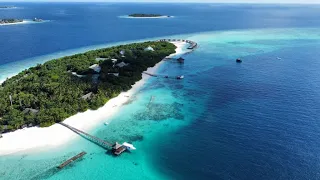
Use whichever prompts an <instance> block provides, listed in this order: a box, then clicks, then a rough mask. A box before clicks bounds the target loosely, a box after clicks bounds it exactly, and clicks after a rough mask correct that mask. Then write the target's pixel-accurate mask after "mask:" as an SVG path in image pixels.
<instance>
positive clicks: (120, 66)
mask: <svg viewBox="0 0 320 180" xmlns="http://www.w3.org/2000/svg"><path fill="white" fill-rule="evenodd" d="M128 65H129V63H128V64H127V63H125V62H123V61H122V62H121V63H118V64H116V66H117V67H119V68H122V67H125V66H128Z"/></svg>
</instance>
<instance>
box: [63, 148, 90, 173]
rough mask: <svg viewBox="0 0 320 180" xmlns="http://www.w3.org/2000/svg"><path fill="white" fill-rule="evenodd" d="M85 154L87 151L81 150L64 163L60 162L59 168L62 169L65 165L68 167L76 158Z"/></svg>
mask: <svg viewBox="0 0 320 180" xmlns="http://www.w3.org/2000/svg"><path fill="white" fill-rule="evenodd" d="M85 154H87V153H86V152H84V151H83V152H81V153H79V154H77V155H75V156H73V157H72V158H70V159H68V160H66V161H65V162H64V163H62V164H60V165H59V166H58V167H57V168H59V169H62V168H64V167H66V166H67V165H69V164H70V163H72V162H73V161H75V160H77V159H79V158H81V157H83V156H84V155H85Z"/></svg>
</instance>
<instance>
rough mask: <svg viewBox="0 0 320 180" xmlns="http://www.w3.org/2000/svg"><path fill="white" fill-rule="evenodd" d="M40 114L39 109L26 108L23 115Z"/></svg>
mask: <svg viewBox="0 0 320 180" xmlns="http://www.w3.org/2000/svg"><path fill="white" fill-rule="evenodd" d="M38 112H39V110H37V109H32V108H26V109H24V110H23V111H22V113H23V114H27V113H32V114H37V113H38Z"/></svg>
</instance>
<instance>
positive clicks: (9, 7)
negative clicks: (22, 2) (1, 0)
mask: <svg viewBox="0 0 320 180" xmlns="http://www.w3.org/2000/svg"><path fill="white" fill-rule="evenodd" d="M13 8H16V7H15V6H0V9H13Z"/></svg>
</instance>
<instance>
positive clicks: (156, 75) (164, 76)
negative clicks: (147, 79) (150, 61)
mask: <svg viewBox="0 0 320 180" xmlns="http://www.w3.org/2000/svg"><path fill="white" fill-rule="evenodd" d="M143 74H146V75H149V76H152V77H163V78H170V79H179V80H180V79H183V78H184V76H168V75H159V74H151V73H148V72H143Z"/></svg>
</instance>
